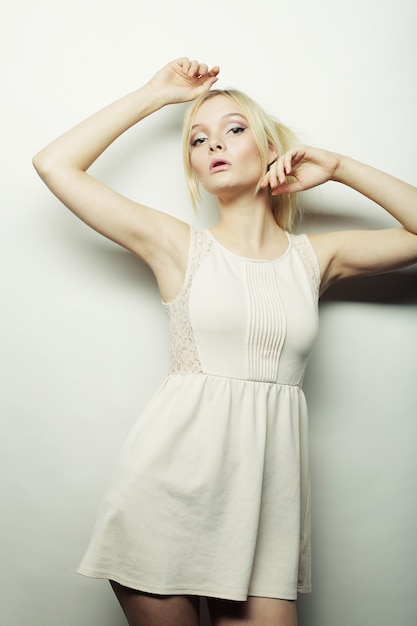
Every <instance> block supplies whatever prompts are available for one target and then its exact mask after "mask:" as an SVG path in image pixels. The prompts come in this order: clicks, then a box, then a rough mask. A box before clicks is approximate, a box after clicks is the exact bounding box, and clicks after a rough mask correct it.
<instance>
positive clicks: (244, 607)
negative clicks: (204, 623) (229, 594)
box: [207, 596, 297, 626]
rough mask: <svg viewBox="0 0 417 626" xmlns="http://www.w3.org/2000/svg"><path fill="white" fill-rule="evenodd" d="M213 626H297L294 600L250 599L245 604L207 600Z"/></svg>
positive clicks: (216, 599)
mask: <svg viewBox="0 0 417 626" xmlns="http://www.w3.org/2000/svg"><path fill="white" fill-rule="evenodd" d="M207 605H208V608H209V612H210V616H211V621H212V626H297V609H296V603H295V602H294V601H293V600H277V599H275V598H255V597H253V596H251V597H249V598H248V599H247V600H246V601H245V602H234V601H232V600H219V599H218V598H207Z"/></svg>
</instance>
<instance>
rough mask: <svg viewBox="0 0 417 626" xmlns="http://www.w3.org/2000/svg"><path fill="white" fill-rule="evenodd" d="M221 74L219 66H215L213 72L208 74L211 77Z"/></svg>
mask: <svg viewBox="0 0 417 626" xmlns="http://www.w3.org/2000/svg"><path fill="white" fill-rule="evenodd" d="M219 72H220V67H219V66H218V65H214V67H212V68H211V70H210V71H209V72H208V75H209V76H217V75H218V74H219Z"/></svg>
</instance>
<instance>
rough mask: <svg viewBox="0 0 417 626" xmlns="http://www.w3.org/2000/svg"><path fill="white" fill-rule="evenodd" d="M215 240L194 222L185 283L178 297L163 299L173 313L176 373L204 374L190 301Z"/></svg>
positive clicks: (171, 328) (172, 346) (173, 369)
mask: <svg viewBox="0 0 417 626" xmlns="http://www.w3.org/2000/svg"><path fill="white" fill-rule="evenodd" d="M211 243H212V242H211V240H210V238H209V237H208V236H207V234H206V233H205V232H204V231H201V230H196V229H195V228H194V227H193V226H190V248H189V256H188V265H187V270H186V273H185V279H184V284H183V287H182V289H181V291H180V293H179V294H178V296H177V297H176V298H174V300H172V301H171V302H164V303H163V304H164V306H165V307H166V310H167V313H168V316H169V334H170V362H171V373H172V374H202V372H203V370H202V367H201V362H200V357H199V354H198V350H197V345H196V342H195V338H194V334H193V329H192V327H191V322H190V317H189V312H188V301H189V295H190V289H191V285H192V282H193V278H194V275H195V272H196V271H197V269H198V268H199V266H200V264H201V261H202V260H203V258H204V257H205V256H206V254H207V253H208V252H209V250H210V248H211Z"/></svg>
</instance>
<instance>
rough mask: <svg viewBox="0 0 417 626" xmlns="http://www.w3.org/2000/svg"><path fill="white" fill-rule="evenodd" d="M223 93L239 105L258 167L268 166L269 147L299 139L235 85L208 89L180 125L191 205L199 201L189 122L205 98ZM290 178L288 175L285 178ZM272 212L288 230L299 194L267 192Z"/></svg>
mask: <svg viewBox="0 0 417 626" xmlns="http://www.w3.org/2000/svg"><path fill="white" fill-rule="evenodd" d="M216 96H225V97H226V98H229V100H231V101H232V102H234V103H235V104H237V106H238V107H239V108H240V109H242V111H243V113H244V114H245V117H246V119H247V120H248V124H249V128H250V130H251V132H252V134H253V137H254V139H255V142H256V144H257V146H258V150H259V154H260V158H261V171H262V172H266V171H267V168H268V156H269V149H270V147H272V148H275V150H276V151H277V153H278V155H281V154H283V153H284V152H286V151H287V150H288V149H289V148H291V147H292V146H294V145H296V144H297V143H299V141H298V139H297V136H296V135H295V134H294V133H293V131H291V130H290V129H289V128H287V127H286V126H284V125H283V124H281V123H280V122H279V121H278V120H276V119H275V118H274V117H271V116H270V115H268V114H267V113H266V112H265V111H264V110H263V109H262V107H261V106H260V105H259V104H257V103H256V102H255V101H254V100H252V98H250V97H249V96H247V95H246V94H245V93H243V92H242V91H238V90H236V89H224V90H221V89H212V90H211V91H208V92H207V93H205V94H203V95H202V96H200V97H199V98H197V99H196V100H195V101H194V102H193V104H192V105H191V106H190V108H189V109H188V111H187V113H186V115H185V118H184V125H183V158H184V169H185V175H186V179H187V183H188V189H189V193H190V197H191V202H192V205H193V207H194V209H195V210H196V209H197V204H198V203H200V202H201V195H200V188H199V180H198V178H197V175H196V173H195V171H194V170H193V168H192V166H191V146H190V134H191V126H192V123H193V121H194V118H195V116H196V114H197V111H198V109H199V108H200V106H201V105H202V104H203V102H205V101H206V100H208V99H209V98H214V97H216ZM262 178H263V175H262V176H261V179H260V180H259V182H258V185H257V187H256V190H255V193H257V192H258V191H259V189H260V184H261V180H262ZM289 180H291V178H289ZM269 198H270V205H271V210H272V214H273V216H274V219H275V221H276V222H277V224H279V226H281V228H283V229H284V230H287V231H289V232H292V231H293V230H294V227H295V225H296V223H297V221H298V219H299V218H300V215H301V206H300V201H299V194H284V195H279V196H272V195H270V196H269Z"/></svg>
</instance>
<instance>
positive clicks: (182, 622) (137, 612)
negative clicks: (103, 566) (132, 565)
mask: <svg viewBox="0 0 417 626" xmlns="http://www.w3.org/2000/svg"><path fill="white" fill-rule="evenodd" d="M110 583H111V586H112V587H113V591H114V593H115V594H116V597H117V599H118V600H119V602H120V606H121V607H122V609H123V612H124V614H125V616H126V619H127V621H128V624H129V626H162V625H164V626H198V624H199V598H198V597H194V596H159V595H154V594H149V593H142V592H141V591H136V590H134V589H129V588H128V587H123V586H122V585H119V583H116V582H114V581H112V580H111V581H110Z"/></svg>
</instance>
